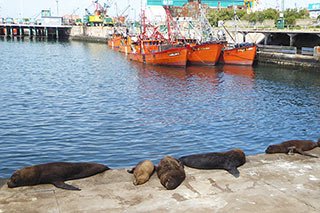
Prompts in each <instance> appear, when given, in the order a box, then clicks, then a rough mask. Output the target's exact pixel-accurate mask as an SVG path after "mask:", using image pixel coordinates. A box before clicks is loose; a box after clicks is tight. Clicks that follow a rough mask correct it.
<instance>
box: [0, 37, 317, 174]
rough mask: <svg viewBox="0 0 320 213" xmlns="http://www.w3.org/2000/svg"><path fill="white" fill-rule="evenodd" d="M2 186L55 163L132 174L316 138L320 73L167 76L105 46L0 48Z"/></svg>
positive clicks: (181, 72) (217, 71)
mask: <svg viewBox="0 0 320 213" xmlns="http://www.w3.org/2000/svg"><path fill="white" fill-rule="evenodd" d="M0 51H1V57H0V61H1V63H0V65H1V67H0V177H8V176H10V174H11V173H12V172H13V171H14V170H16V169H18V168H21V167H23V166H27V165H33V164H39V163H45V162H51V161H76V162H79V161H91V162H99V163H104V164H107V165H108V166H110V167H111V168H119V167H129V166H132V165H135V164H136V163H137V162H138V161H140V160H143V159H151V160H153V161H154V163H158V161H159V160H160V159H161V158H162V157H163V156H164V155H173V156H175V157H179V156H181V155H186V154H192V153H200V152H209V151H226V150H229V149H233V148H241V149H243V150H244V151H245V153H246V154H248V155H252V154H257V153H262V152H264V150H265V148H266V147H267V146H268V145H269V144H271V143H279V142H281V141H283V140H289V139H311V140H316V139H317V138H319V137H320V132H319V129H320V128H319V127H320V72H310V71H304V70H292V69H279V68H277V67H261V66H258V67H254V68H251V67H234V66H225V67H210V68H209V67H189V68H187V69H186V70H185V69H172V68H171V69H170V68H161V67H152V66H143V65H141V64H137V63H134V62H130V61H128V60H127V59H126V58H125V57H124V55H122V54H120V53H117V52H114V51H112V50H110V49H108V47H107V45H103V44H92V43H80V42H70V43H50V42H28V41H26V42H17V41H15V42H13V41H0Z"/></svg>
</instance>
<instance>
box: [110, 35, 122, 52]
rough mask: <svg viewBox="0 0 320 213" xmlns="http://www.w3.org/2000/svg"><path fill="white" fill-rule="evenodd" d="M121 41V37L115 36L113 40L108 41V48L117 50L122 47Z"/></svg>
mask: <svg viewBox="0 0 320 213" xmlns="http://www.w3.org/2000/svg"><path fill="white" fill-rule="evenodd" d="M121 40H122V36H121V35H113V36H112V38H111V39H109V40H108V46H109V47H111V48H112V49H117V48H119V47H120V43H121Z"/></svg>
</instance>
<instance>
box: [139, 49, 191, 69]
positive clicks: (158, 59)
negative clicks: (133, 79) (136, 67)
mask: <svg viewBox="0 0 320 213" xmlns="http://www.w3.org/2000/svg"><path fill="white" fill-rule="evenodd" d="M187 53H188V50H187V48H186V47H171V48H169V49H167V50H162V51H155V52H153V53H147V54H144V56H145V63H146V64H153V65H161V66H175V67H185V66H186V65H187Z"/></svg>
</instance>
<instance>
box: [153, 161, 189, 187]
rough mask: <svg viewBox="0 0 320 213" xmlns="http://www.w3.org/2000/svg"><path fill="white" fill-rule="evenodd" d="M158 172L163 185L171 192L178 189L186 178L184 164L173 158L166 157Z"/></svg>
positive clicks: (161, 162)
mask: <svg viewBox="0 0 320 213" xmlns="http://www.w3.org/2000/svg"><path fill="white" fill-rule="evenodd" d="M156 170H157V175H158V177H159V179H160V182H161V184H162V185H163V186H164V187H165V188H166V189H169V190H172V189H175V188H177V187H178V186H179V185H180V184H181V183H182V182H183V181H184V179H185V178H186V173H185V172H184V167H183V164H182V163H181V162H180V161H179V160H177V159H175V158H173V157H171V156H165V157H164V158H163V159H162V160H161V161H160V162H159V165H158V166H157V168H156Z"/></svg>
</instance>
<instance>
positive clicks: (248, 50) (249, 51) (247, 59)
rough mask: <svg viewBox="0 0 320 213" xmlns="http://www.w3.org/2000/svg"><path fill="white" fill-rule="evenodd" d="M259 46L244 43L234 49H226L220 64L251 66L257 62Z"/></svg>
mask: <svg viewBox="0 0 320 213" xmlns="http://www.w3.org/2000/svg"><path fill="white" fill-rule="evenodd" d="M256 53H257V45H255V44H249V43H243V44H237V45H235V46H234V47H225V49H224V50H223V51H222V54H221V57H220V59H219V62H220V63H222V64H234V65H249V66H251V65H252V64H253V62H254V60H255V57H256Z"/></svg>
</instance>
